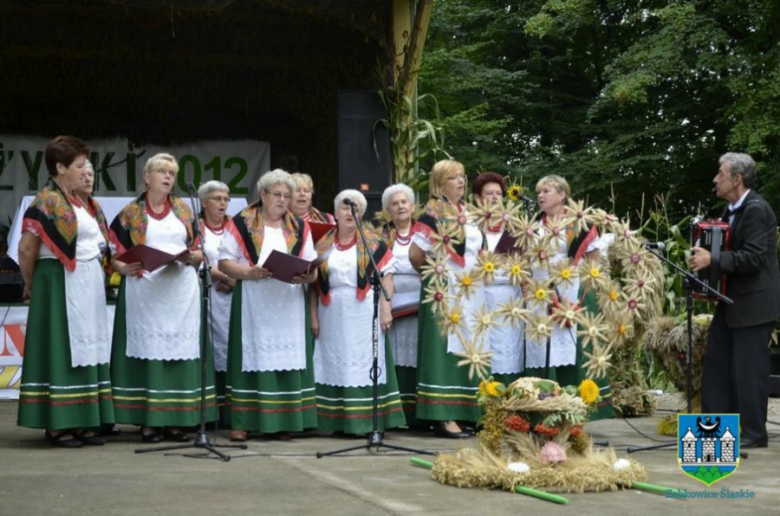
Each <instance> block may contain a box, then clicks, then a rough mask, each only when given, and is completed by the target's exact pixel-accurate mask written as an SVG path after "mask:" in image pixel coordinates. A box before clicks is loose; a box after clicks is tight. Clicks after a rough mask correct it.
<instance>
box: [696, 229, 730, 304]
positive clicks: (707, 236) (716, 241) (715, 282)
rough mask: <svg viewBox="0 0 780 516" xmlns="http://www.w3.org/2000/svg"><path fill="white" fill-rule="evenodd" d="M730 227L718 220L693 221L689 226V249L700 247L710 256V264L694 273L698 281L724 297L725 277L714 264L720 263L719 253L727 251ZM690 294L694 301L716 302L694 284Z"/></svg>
mask: <svg viewBox="0 0 780 516" xmlns="http://www.w3.org/2000/svg"><path fill="white" fill-rule="evenodd" d="M729 233H730V226H729V224H728V222H722V221H720V220H702V221H694V222H693V224H692V226H691V247H701V248H702V249H706V250H707V251H709V252H710V254H711V255H712V264H711V265H710V266H709V267H707V268H706V269H702V270H700V271H699V272H697V273H696V275H697V277H698V278H699V281H701V282H702V283H704V284H705V285H707V286H708V287H710V288H712V289H714V290H717V291H718V292H720V293H721V294H723V295H726V276H725V275H722V274H721V273H720V268H719V267H717V266H715V265H714V264H715V263H720V260H719V258H720V253H722V252H723V251H728V250H729ZM691 292H692V294H693V297H695V298H696V299H706V300H716V299H717V297H715V296H714V295H713V294H712V293H711V292H709V291H708V290H705V289H704V288H703V287H701V286H699V285H697V284H694V285H692V286H691Z"/></svg>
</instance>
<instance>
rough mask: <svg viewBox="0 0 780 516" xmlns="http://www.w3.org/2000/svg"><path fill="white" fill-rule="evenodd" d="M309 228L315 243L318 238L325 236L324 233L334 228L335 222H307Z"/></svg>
mask: <svg viewBox="0 0 780 516" xmlns="http://www.w3.org/2000/svg"><path fill="white" fill-rule="evenodd" d="M309 227H310V228H311V239H312V242H314V243H315V244H316V243H317V242H319V240H320V238H322V237H324V236H325V233H327V232H328V231H330V230H331V229H333V228H335V227H336V225H335V224H331V223H329V222H309Z"/></svg>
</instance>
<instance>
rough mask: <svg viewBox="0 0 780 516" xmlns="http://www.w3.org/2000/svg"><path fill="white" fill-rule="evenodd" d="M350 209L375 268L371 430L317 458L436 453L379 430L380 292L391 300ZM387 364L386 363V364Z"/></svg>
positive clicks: (372, 277) (354, 213) (354, 208)
mask: <svg viewBox="0 0 780 516" xmlns="http://www.w3.org/2000/svg"><path fill="white" fill-rule="evenodd" d="M346 204H347V205H348V206H349V207H350V209H351V210H352V217H353V218H354V219H355V224H357V230H358V234H359V235H360V240H361V241H362V242H363V250H364V252H365V253H366V254H367V255H368V259H369V260H370V261H371V264H372V265H373V267H374V270H373V271H372V273H371V275H370V277H369V283H371V288H372V289H373V291H374V315H373V320H372V329H373V332H372V347H371V351H372V361H371V371H370V372H369V376H370V377H371V382H372V391H373V392H372V398H373V399H372V408H371V425H372V426H371V432H369V433H368V434H367V435H366V443H365V444H360V445H358V446H349V447H347V448H342V449H340V450H334V451H329V452H317V458H318V459H321V458H322V457H327V456H330V455H338V454H341V453H346V452H350V451H353V450H359V449H361V448H364V449H366V450H369V451H370V450H371V448H374V450H375V451H379V448H381V447H385V448H390V449H391V450H398V451H406V452H410V453H419V454H423V455H434V454H433V453H431V452H429V451H424V450H416V449H414V448H406V447H403V446H398V445H394V444H387V443H385V442H384V436H385V433H384V432H383V431H381V430H379V332H380V329H379V293H380V291H381V292H382V295H383V296H384V298H385V301H388V302H389V301H390V295H389V294H388V293H387V290H386V289H385V286H384V285H382V278H381V275H380V273H379V267H378V266H377V263H376V260H374V256H373V255H372V254H371V250H370V249H369V247H368V241H367V240H366V234H365V233H364V232H363V223H362V220H361V218H360V215H359V214H358V210H357V205H356V204H355V203H353V202H349V203H346ZM386 365H387V364H385V366H386Z"/></svg>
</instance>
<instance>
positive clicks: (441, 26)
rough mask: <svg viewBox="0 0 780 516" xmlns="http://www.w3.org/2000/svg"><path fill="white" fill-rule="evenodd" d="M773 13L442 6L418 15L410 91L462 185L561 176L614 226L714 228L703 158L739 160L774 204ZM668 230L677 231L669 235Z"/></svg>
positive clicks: (749, 6) (708, 167)
mask: <svg viewBox="0 0 780 516" xmlns="http://www.w3.org/2000/svg"><path fill="white" fill-rule="evenodd" d="M778 23H780V2H775V1H774V0H747V1H742V0H739V1H737V0H712V1H708V2H703V1H700V0H671V1H670V0H599V1H596V0H529V1H525V2H511V1H506V0H502V1H495V0H491V1H488V0H448V1H447V2H437V3H436V4H435V6H434V14H433V20H432V23H431V27H430V29H429V32H428V41H427V43H426V53H425V55H424V58H423V67H422V70H421V76H420V89H421V91H422V92H425V93H429V92H430V93H434V94H435V95H436V96H437V98H438V99H439V107H440V109H441V115H442V126H443V128H444V129H445V131H446V132H447V145H446V149H447V151H448V152H450V153H451V154H452V155H453V156H454V157H455V159H459V160H461V161H463V162H464V164H465V165H466V168H467V171H468V172H469V173H470V174H471V175H474V174H475V173H477V172H478V171H481V170H495V171H498V172H500V173H504V174H509V175H512V176H519V175H520V174H522V175H523V176H524V177H526V179H527V180H528V183H529V184H533V183H534V182H535V180H536V179H538V178H539V177H541V176H542V175H546V174H550V173H557V174H561V175H563V176H565V177H566V178H567V179H568V180H569V182H570V183H571V185H572V189H573V191H574V193H575V196H576V197H580V198H588V200H589V201H590V202H591V203H593V204H597V205H602V207H604V206H606V205H607V204H608V203H609V202H610V200H611V192H612V189H613V188H614V190H615V191H616V192H618V195H617V197H616V198H615V199H614V201H615V206H614V209H615V211H616V212H618V213H629V212H633V211H635V210H636V209H637V207H638V206H640V205H641V203H642V200H643V197H644V198H646V199H653V198H654V197H655V195H656V194H663V195H664V196H665V198H666V199H667V207H666V210H667V212H668V214H669V216H671V217H672V218H673V219H675V220H682V219H683V217H685V216H688V215H691V214H693V213H695V212H697V211H700V209H699V206H698V205H699V204H700V203H703V204H704V209H703V210H701V211H703V212H704V213H705V214H708V213H717V212H718V211H719V205H720V204H721V202H720V201H718V200H717V199H715V198H714V196H713V195H712V193H711V180H712V178H713V176H714V175H715V173H716V170H717V158H718V156H719V155H721V154H722V153H724V152H727V151H744V152H748V153H751V154H752V155H753V157H754V158H755V159H756V160H757V161H758V162H759V164H760V169H759V178H760V181H759V189H760V191H761V193H762V194H763V195H764V196H765V197H766V198H767V199H768V200H769V202H770V203H772V204H773V205H780V102H779V101H780V33H779V32H778V31H777V30H775V28H776V27H777V26H778ZM680 227H681V228H682V226H680Z"/></svg>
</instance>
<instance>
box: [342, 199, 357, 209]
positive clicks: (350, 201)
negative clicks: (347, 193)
mask: <svg viewBox="0 0 780 516" xmlns="http://www.w3.org/2000/svg"><path fill="white" fill-rule="evenodd" d="M342 202H343V203H344V204H346V205H347V206H351V207H352V208H357V207H358V205H357V203H356V202H355V201H353V200H352V199H350V198H349V197H345V198H344V200H343V201H342Z"/></svg>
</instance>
